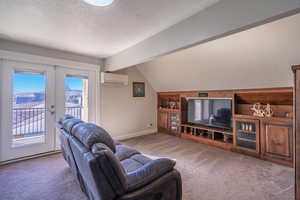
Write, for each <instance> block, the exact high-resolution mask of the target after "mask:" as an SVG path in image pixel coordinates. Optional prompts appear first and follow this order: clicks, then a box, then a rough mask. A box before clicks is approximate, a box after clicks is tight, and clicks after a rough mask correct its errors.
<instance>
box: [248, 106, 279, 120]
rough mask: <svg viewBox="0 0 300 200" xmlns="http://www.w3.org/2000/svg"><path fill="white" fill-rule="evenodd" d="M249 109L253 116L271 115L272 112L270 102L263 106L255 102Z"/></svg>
mask: <svg viewBox="0 0 300 200" xmlns="http://www.w3.org/2000/svg"><path fill="white" fill-rule="evenodd" d="M250 110H252V111H253V116H257V117H272V116H273V114H274V112H273V110H272V108H271V105H270V104H267V105H266V106H263V105H262V104H261V103H255V104H254V105H253V106H252V107H251V108H250Z"/></svg>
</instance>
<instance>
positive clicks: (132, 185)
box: [127, 158, 176, 192]
mask: <svg viewBox="0 0 300 200" xmlns="http://www.w3.org/2000/svg"><path fill="white" fill-rule="evenodd" d="M175 164H176V162H175V161H174V160H170V159H168V158H159V159H157V160H153V161H151V162H149V163H147V164H146V165H144V166H143V167H141V168H139V169H137V170H135V171H133V172H130V173H128V174H127V183H128V191H129V192H130V191H133V190H135V189H138V188H140V187H143V186H144V185H147V184H149V183H150V182H152V181H154V180H155V179H157V178H159V177H160V176H163V175H164V174H166V173H167V172H169V171H171V170H173V168H174V166H175Z"/></svg>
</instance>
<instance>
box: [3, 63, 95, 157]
mask: <svg viewBox="0 0 300 200" xmlns="http://www.w3.org/2000/svg"><path fill="white" fill-rule="evenodd" d="M0 70H1V71H0V72H1V73H0V75H1V80H0V92H1V97H0V108H1V109H0V117H1V121H0V125H1V126H0V127H1V129H0V161H7V160H12V159H17V158H22V157H26V156H32V155H36V154H41V153H46V152H51V151H55V150H59V149H60V143H59V139H58V138H59V137H58V132H57V131H56V125H55V123H56V121H57V119H58V118H59V117H60V116H61V115H62V114H71V115H73V116H75V117H76V118H80V119H82V120H85V121H92V122H94V121H95V117H94V116H95V113H94V112H93V110H94V108H93V107H94V104H95V102H94V100H92V99H91V98H90V97H91V95H94V92H95V91H94V87H91V86H92V84H95V79H94V78H93V76H92V74H91V73H90V72H88V71H87V72H85V71H80V70H70V69H65V68H63V67H56V66H50V65H40V64H31V63H23V62H15V61H3V62H2V65H1V67H0ZM90 105H91V107H90Z"/></svg>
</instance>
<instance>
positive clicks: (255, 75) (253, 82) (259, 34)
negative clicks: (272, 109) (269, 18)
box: [138, 14, 300, 92]
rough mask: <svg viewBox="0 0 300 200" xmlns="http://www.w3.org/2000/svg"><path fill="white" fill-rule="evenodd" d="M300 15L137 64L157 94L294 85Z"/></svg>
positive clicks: (299, 58) (297, 61) (299, 39)
mask: <svg viewBox="0 0 300 200" xmlns="http://www.w3.org/2000/svg"><path fill="white" fill-rule="evenodd" d="M299 24H300V14H297V15H294V16H290V17H287V18H283V19H280V20H278V21H274V22H271V23H267V24H264V25H261V26H258V27H255V28H252V29H249V30H246V31H243V32H239V33H236V34H233V35H230V36H227V37H223V38H220V39H217V40H214V41H210V42H207V43H205V44H200V45H197V46H194V47H191V48H188V49H185V50H181V51H178V52H175V53H172V54H169V55H165V56H162V57H160V58H157V59H154V60H152V61H150V62H146V63H144V64H140V65H138V69H139V70H140V72H141V73H142V74H143V75H144V76H145V77H146V79H147V80H148V81H149V82H150V84H151V86H152V87H153V88H154V90H156V91H159V92H163V91H184V90H221V89H248V88H272V87H291V86H293V73H292V70H291V65H295V64H300V56H299V52H300V37H299V36H300V26H299Z"/></svg>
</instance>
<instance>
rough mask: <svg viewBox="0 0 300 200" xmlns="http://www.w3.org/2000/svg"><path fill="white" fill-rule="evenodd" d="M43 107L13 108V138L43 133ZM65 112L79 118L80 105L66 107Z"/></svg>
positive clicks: (44, 111)
mask: <svg viewBox="0 0 300 200" xmlns="http://www.w3.org/2000/svg"><path fill="white" fill-rule="evenodd" d="M45 113H46V109H45V108H14V109H13V119H12V122H13V123H12V135H13V139H18V138H24V137H34V136H41V135H44V134H45ZM65 113H66V114H69V115H72V116H74V117H76V118H79V119H81V116H82V115H81V113H82V107H81V106H77V107H66V108H65Z"/></svg>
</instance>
